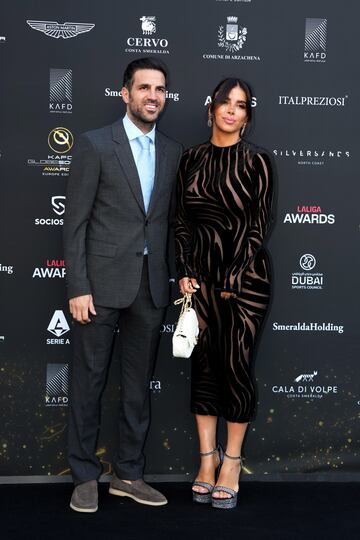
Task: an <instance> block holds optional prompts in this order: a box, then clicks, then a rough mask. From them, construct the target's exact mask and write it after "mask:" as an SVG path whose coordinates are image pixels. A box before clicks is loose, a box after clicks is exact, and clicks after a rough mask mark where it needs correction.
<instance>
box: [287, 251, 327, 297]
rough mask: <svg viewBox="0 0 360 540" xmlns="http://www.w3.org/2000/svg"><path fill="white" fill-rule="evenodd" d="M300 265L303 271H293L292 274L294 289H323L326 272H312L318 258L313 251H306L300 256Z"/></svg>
mask: <svg viewBox="0 0 360 540" xmlns="http://www.w3.org/2000/svg"><path fill="white" fill-rule="evenodd" d="M299 265H300V268H301V269H302V270H304V271H303V272H293V273H292V275H291V288H292V289H308V290H310V289H318V290H319V289H322V288H323V285H324V274H323V273H321V272H311V270H314V268H315V266H316V259H315V257H314V255H312V254H311V253H305V254H304V255H302V256H301V257H300V260H299Z"/></svg>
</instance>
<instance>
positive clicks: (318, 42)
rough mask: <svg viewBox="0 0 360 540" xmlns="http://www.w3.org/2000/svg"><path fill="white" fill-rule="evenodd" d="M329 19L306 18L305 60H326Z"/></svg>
mask: <svg viewBox="0 0 360 540" xmlns="http://www.w3.org/2000/svg"><path fill="white" fill-rule="evenodd" d="M326 37H327V19H306V21H305V48H304V62H322V63H324V62H326Z"/></svg>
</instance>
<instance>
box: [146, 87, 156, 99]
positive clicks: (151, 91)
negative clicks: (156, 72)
mask: <svg viewBox="0 0 360 540" xmlns="http://www.w3.org/2000/svg"><path fill="white" fill-rule="evenodd" d="M148 98H149V99H156V90H155V88H149V92H148Z"/></svg>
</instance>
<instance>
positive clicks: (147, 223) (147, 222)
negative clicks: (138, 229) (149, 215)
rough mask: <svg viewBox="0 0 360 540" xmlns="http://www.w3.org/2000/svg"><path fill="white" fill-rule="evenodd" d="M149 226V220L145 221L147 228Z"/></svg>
mask: <svg viewBox="0 0 360 540" xmlns="http://www.w3.org/2000/svg"><path fill="white" fill-rule="evenodd" d="M148 225H149V220H148V219H147V220H146V221H145V227H147V226H148Z"/></svg>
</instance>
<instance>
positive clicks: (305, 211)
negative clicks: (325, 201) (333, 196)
mask: <svg viewBox="0 0 360 540" xmlns="http://www.w3.org/2000/svg"><path fill="white" fill-rule="evenodd" d="M283 223H287V224H297V225H334V223H335V214H325V213H324V212H323V211H322V209H321V206H315V205H311V206H307V205H305V206H302V205H300V204H299V205H298V206H297V207H296V211H295V212H286V213H285V217H284V220H283Z"/></svg>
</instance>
